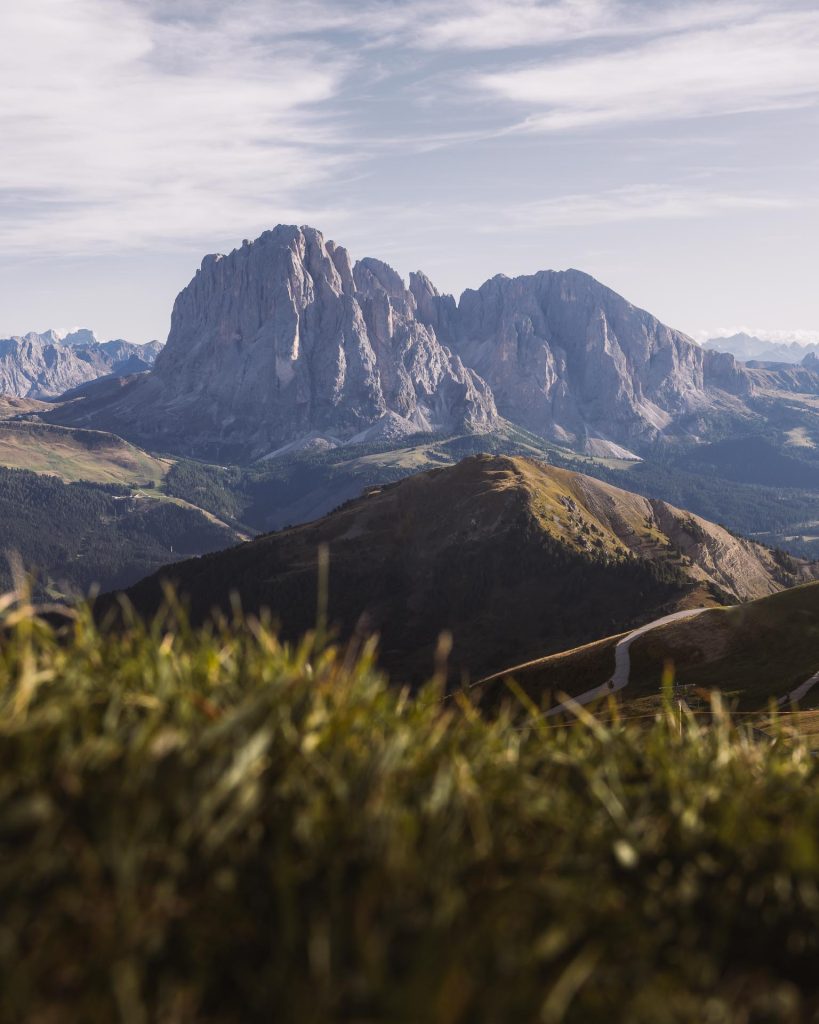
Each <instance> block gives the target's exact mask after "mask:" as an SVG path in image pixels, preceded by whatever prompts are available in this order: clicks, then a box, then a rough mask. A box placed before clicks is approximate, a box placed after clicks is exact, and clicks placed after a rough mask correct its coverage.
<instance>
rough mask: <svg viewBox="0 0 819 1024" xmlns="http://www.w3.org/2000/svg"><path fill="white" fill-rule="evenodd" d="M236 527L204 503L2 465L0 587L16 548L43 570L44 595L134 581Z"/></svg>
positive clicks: (218, 543) (220, 543) (211, 545)
mask: <svg viewBox="0 0 819 1024" xmlns="http://www.w3.org/2000/svg"><path fill="white" fill-rule="evenodd" d="M233 540H234V537H233V534H232V533H231V532H230V531H229V530H227V529H225V528H224V527H223V526H220V525H217V524H215V523H212V522H210V521H209V520H208V519H206V518H205V517H204V516H203V515H202V514H201V513H200V512H199V511H197V510H195V509H190V508H184V507H181V506H178V505H176V504H173V503H172V502H170V501H160V500H157V499H155V498H149V497H138V496H135V495H134V494H133V493H132V492H131V490H130V489H129V488H128V487H125V486H122V485H115V484H108V485H94V484H89V483H72V484H65V483H63V482H62V481H61V480H59V479H58V478H57V477H53V476H42V475H39V474H36V473H30V472H27V471H25V470H13V469H4V468H2V467H0V591H4V590H6V589H8V588H9V587H10V586H11V573H10V567H9V564H8V556H9V555H18V556H19V557H20V558H21V559H22V563H23V565H24V567H25V568H26V570H29V571H32V572H34V573H35V574H36V575H37V577H38V583H37V595H38V596H39V597H43V596H46V595H47V594H49V593H50V594H54V593H55V592H59V593H66V592H72V591H73V592H80V593H87V592H88V590H89V588H91V587H92V586H94V585H95V584H100V585H102V586H104V587H107V588H114V587H124V586H129V585H130V584H131V583H134V582H135V581H136V580H138V579H140V578H141V577H142V576H144V575H145V573H146V572H150V571H153V570H155V569H157V568H159V566H161V565H165V564H166V563H167V562H171V561H173V560H174V559H175V558H181V557H189V556H191V555H197V554H201V553H202V552H204V551H213V550H216V549H218V548H224V547H227V546H228V545H230V544H231V543H232V542H233Z"/></svg>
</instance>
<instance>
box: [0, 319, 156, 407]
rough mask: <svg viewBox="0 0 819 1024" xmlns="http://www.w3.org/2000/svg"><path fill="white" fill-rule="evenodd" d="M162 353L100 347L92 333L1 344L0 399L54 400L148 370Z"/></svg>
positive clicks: (149, 348)
mask: <svg viewBox="0 0 819 1024" xmlns="http://www.w3.org/2000/svg"><path fill="white" fill-rule="evenodd" d="M161 348H162V346H161V344H160V343H159V342H157V341H152V342H149V343H148V344H147V345H135V344H133V343H132V342H128V341H122V340H120V339H118V340H115V341H105V342H99V341H97V339H96V337H95V336H94V334H93V332H92V331H89V330H85V329H83V330H78V331H74V332H71V333H69V334H67V335H60V334H58V333H57V332H55V331H46V332H45V333H44V334H35V333H34V332H31V333H30V334H26V335H25V336H23V337H12V338H5V339H0V394H2V395H5V396H12V397H15V398H34V399H43V398H55V397H57V396H59V395H63V394H65V393H66V392H68V391H71V390H73V389H74V388H77V387H80V386H81V385H83V384H87V383H88V382H89V381H92V380H97V379H98V378H100V377H106V376H110V375H114V376H123V375H126V374H133V373H140V372H143V371H145V370H149V369H150V368H151V367H152V366H153V364H154V360H155V359H156V356H157V353H158V352H159V350H160V349H161Z"/></svg>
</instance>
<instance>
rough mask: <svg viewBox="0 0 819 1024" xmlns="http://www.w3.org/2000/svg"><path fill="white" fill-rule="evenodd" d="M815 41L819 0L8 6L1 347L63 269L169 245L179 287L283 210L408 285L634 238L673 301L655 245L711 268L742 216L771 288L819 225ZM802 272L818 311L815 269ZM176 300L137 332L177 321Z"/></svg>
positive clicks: (3, 67) (744, 252)
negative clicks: (757, 241)
mask: <svg viewBox="0 0 819 1024" xmlns="http://www.w3.org/2000/svg"><path fill="white" fill-rule="evenodd" d="M817 52H819V10H817V9H816V4H815V3H814V2H813V0H775V2H773V3H771V2H766V3H763V2H762V0H720V2H719V3H712V2H705V0H473V2H472V3H469V4H466V5H465V4H463V2H462V0H232V2H231V3H225V2H224V0H173V2H169V0H26V2H25V3H16V4H15V3H5V4H0V58H2V59H0V90H2V93H0V95H2V96H3V103H2V105H0V138H2V143H3V159H2V160H0V263H2V264H3V266H4V268H5V270H6V271H8V270H9V268H10V270H11V276H10V275H9V273H8V272H6V273H5V274H3V275H0V311H2V310H5V309H19V310H20V312H19V313H18V314H17V316H16V319H15V320H14V323H12V324H9V325H8V326H7V327H6V328H3V325H2V324H0V333H2V330H7V331H8V330H10V329H11V330H17V331H18V332H19V331H20V330H25V329H28V327H29V325H30V323H33V322H35V321H36V322H37V323H40V324H42V323H43V320H42V316H41V314H40V312H39V309H40V306H41V303H42V302H43V299H42V295H43V289H42V288H41V287H40V280H39V277H38V274H40V273H45V269H44V268H45V267H46V265H47V264H48V261H49V260H50V259H51V260H60V259H62V260H66V259H68V258H71V259H74V260H76V257H82V259H83V260H88V261H91V262H89V263H88V264H87V265H88V266H89V267H90V266H91V265H92V262H93V261H94V260H98V261H99V262H98V263H97V264H94V265H95V266H97V267H98V269H99V268H101V272H102V273H103V274H109V273H113V271H110V270H109V266H110V265H109V264H108V263H106V262H105V260H108V259H109V258H110V257H111V256H112V255H116V254H123V253H129V254H131V256H133V258H134V259H137V260H138V259H140V258H143V256H142V255H141V254H144V264H145V267H150V264H151V259H152V255H153V254H156V253H157V252H158V251H160V250H161V251H162V253H163V254H165V255H167V257H168V259H169V260H171V259H175V258H176V254H177V253H178V254H180V255H179V259H180V266H182V268H183V269H182V270H181V271H180V274H181V275H183V274H187V273H189V268H190V266H191V265H195V263H196V262H197V261H198V259H199V258H201V255H202V254H203V253H204V252H206V251H212V250H213V249H215V248H224V247H225V246H231V245H234V244H237V243H238V242H240V241H241V239H242V237H244V236H248V237H250V236H253V235H255V234H257V233H259V232H260V231H261V230H263V229H264V228H266V227H270V226H271V225H273V224H275V223H279V222H282V221H287V222H300V223H305V222H307V223H314V224H316V226H318V227H322V228H325V230H326V231H327V232H328V233H331V234H335V235H336V236H337V237H338V238H339V239H340V240H341V241H349V242H350V244H351V247H353V246H354V247H355V249H356V251H358V252H367V251H369V252H370V253H373V254H381V253H383V254H386V255H388V256H389V258H390V259H391V260H392V261H394V262H395V263H396V265H397V266H403V267H404V269H409V268H410V267H412V265H413V264H415V265H417V264H418V263H419V262H423V263H426V262H427V260H428V259H429V261H430V263H431V264H432V265H434V266H437V267H439V268H443V275H444V279H443V280H442V281H441V282H440V284H441V286H442V287H444V288H447V289H451V290H457V289H458V287H460V286H462V285H463V284H464V283H475V282H477V281H479V280H480V279H481V278H480V275H481V274H484V273H487V272H494V271H495V270H497V269H501V268H504V267H515V268H518V269H527V270H528V269H529V268H533V269H536V268H537V267H538V266H541V267H545V266H549V265H566V263H567V261H569V260H571V261H572V262H574V263H575V264H576V265H583V261H584V260H589V261H590V262H592V263H594V264H595V265H594V269H595V272H596V273H597V274H598V275H605V274H606V273H607V272H608V268H609V263H607V262H606V261H607V260H608V259H609V257H607V256H604V255H601V254H605V253H620V252H621V251H622V249H623V243H622V236H623V235H624V234H627V235H628V236H629V238H630V239H631V242H630V244H631V245H632V250H631V251H632V256H631V257H630V259H631V262H630V263H629V264H628V266H629V267H631V268H632V269H631V270H629V271H628V273H627V272H626V269H625V268H626V264H625V263H624V262H623V260H622V258H620V257H618V262H617V263H616V264H614V267H615V270H616V271H617V272H618V273H620V271H621V270H622V273H623V279H622V282H621V283H622V287H624V288H625V287H626V286H627V285H628V284H629V280H628V279H627V277H628V274H633V275H634V278H635V280H636V283H637V285H639V286H642V283H643V282H644V281H650V280H655V281H659V290H660V291H661V290H662V288H663V287H664V286H663V281H665V280H667V278H668V274H666V275H665V276H664V277H663V278H662V280H660V279H659V277H658V275H659V270H658V265H657V261H656V260H650V259H648V258H645V257H644V256H643V255H642V253H647V252H650V251H652V250H653V249H657V248H659V249H660V250H661V251H662V252H664V253H675V254H676V256H674V258H675V259H676V260H677V262H678V264H679V265H678V266H677V270H676V273H678V274H680V273H682V272H683V270H684V268H683V266H682V264H683V261H684V259H686V258H687V257H686V255H685V253H684V251H683V248H682V247H681V246H680V245H679V244H677V241H676V237H677V236H678V235H684V236H685V237H686V238H687V242H686V244H687V245H688V246H689V253H688V256H689V257H690V255H691V252H692V251H693V249H692V247H695V246H696V247H697V248H696V253H697V257H699V252H700V248H699V246H701V244H702V240H701V238H700V237H699V235H700V233H703V234H704V233H705V232H706V231H707V230H710V231H711V232H712V233H718V231H719V230H720V226H722V227H726V226H728V225H729V224H730V225H731V230H732V231H733V234H732V235H730V236H729V237H728V238H727V243H728V244H729V245H732V246H733V247H734V252H735V259H736V260H737V261H738V262H741V263H743V265H745V270H746V273H747V272H753V270H754V266H753V265H749V261H750V260H751V259H752V257H753V258H757V259H759V260H760V261H768V264H769V266H770V275H773V274H775V273H776V272H778V271H779V268H780V266H781V264H782V260H783V259H785V260H790V259H791V253H796V252H803V253H804V252H807V251H808V249H809V243H808V242H807V241H806V240H805V239H803V238H802V236H801V235H800V234H799V232H804V233H807V231H808V228H807V225H808V224H810V225H811V230H812V231H813V234H814V235H815V234H816V232H817V231H819V205H817V203H818V201H819V186H817V181H819V143H817V138H819V132H818V131H817V124H819V105H817V99H818V98H819V61H817V60H816V57H815V54H816V53H817ZM774 223H776V224H777V225H778V230H779V234H778V235H775V236H774V237H776V238H779V239H781V241H780V242H779V243H778V245H779V248H778V250H777V252H776V253H775V252H774V249H775V247H774V246H771V245H768V246H767V247H766V248H765V250H764V252H763V251H762V250H759V255H758V256H757V255H756V253H757V250H755V249H754V248H753V247H750V248H749V246H748V245H747V244H746V241H747V240H746V239H743V237H742V231H743V230H745V232H746V234H747V235H748V237H753V232H752V231H751V229H750V225H754V224H755V225H756V226H757V229H758V230H766V231H767V230H768V227H769V225H771V224H774ZM672 229H673V232H674V233H675V244H674V246H673V247H671V246H669V245H668V243H667V239H666V238H665V237H664V234H665V233H667V232H668V231H669V230H672ZM592 235H594V238H592ZM579 238H582V239H584V241H583V242H582V244H581V243H580V242H578V239H579ZM484 240H486V247H485V249H482V246H483V244H484ZM637 240H639V250H636V249H635V248H634V244H635V243H636V242H637ZM720 244H722V239H721V240H720ZM490 248H491V249H492V253H491V255H490V253H489V252H488V250H489V249H490ZM430 252H431V253H432V256H431V257H428V256H427V255H426V254H427V253H430ZM445 253H446V255H445ZM131 256H129V259H130V258H131ZM613 258H614V257H612V259H613ZM668 258H669V259H670V258H672V257H671V256H669V257H668ZM24 264H30V265H31V267H32V270H31V273H30V274H29V275H28V276H27V275H26V273H25V272H24V271H20V270H19V268H21V267H23V265H24ZM66 265H67V264H63V265H62V266H66ZM73 265H74V266H75V267H76V266H77V263H76V262H75V263H74V264H73ZM134 265H137V264H134ZM688 265H689V266H691V264H688ZM698 265H699V259H698V258H697V260H696V261H695V263H694V264H693V266H694V267H696V266H698ZM129 266H130V265H129ZM725 267H726V263H725V261H720V262H719V265H718V266H717V267H716V271H717V272H719V273H723V272H724V271H725ZM18 271H19V272H18ZM59 273H62V270H61V269H60V271H59V272H58V276H59ZM155 273H156V271H155V269H153V268H152V269H150V270H148V271H146V281H147V280H148V277H150V276H151V275H153V274H155ZM448 273H449V274H451V278H452V279H451V280H450V281H448V280H446V274H448ZM638 275H640V277H639V278H638ZM11 277H14V280H15V281H16V282H18V284H10V283H9V282H10V281H11ZM788 281H789V283H790V286H791V288H792V289H793V294H792V295H791V297H790V303H791V306H792V307H798V306H799V304H800V303H801V304H802V306H806V305H807V304H808V302H809V301H810V299H809V298H805V300H804V301H802V299H801V295H802V294H803V293H805V294H807V293H806V292H805V289H804V288H803V286H802V284H801V278H800V272H799V268H798V267H797V268H796V270H795V271H794V270H793V269H792V271H791V272H790V274H789V275H788ZM183 283H184V279H183V280H180V281H178V282H174V286H176V285H181V284H183ZM20 284H21V285H22V286H20ZM59 287H60V285H59V281H57V282H56V283H55V281H54V280H53V279H52V280H51V282H50V286H49V289H48V295H49V296H54V303H55V304H56V303H57V296H58V295H59V294H63V295H64V296H69V298H71V299H72V308H73V296H74V293H75V290H74V289H73V288H72V287H71V285H70V284H69V282H68V281H66V282H65V284H64V288H63V292H62V293H60V291H59ZM144 287H145V289H146V291H147V289H148V284H147V283H146V284H145V286H144ZM89 288H91V286H89ZM91 290H92V292H94V294H98V293H99V289H96V290H94V289H93V288H91ZM168 290H169V292H170V291H171V290H172V286H171V285H170V284H169V285H168ZM640 290H641V291H642V288H640ZM646 291H649V292H650V291H651V289H648V288H647V289H646ZM129 294H130V293H129ZM720 294H725V288H724V286H723V288H722V289H721V292H720ZM749 294H751V293H749V290H748V288H746V287H744V284H740V283H738V284H737V285H736V295H737V302H738V303H742V304H744V303H745V302H746V296H748V295H749ZM758 294H759V292H758V290H757V291H756V292H753V295H758ZM25 295H28V296H29V298H27V299H24V298H23V296H25ZM698 295H699V298H698V302H703V301H704V300H703V298H702V296H703V295H704V292H703V289H702V287H699V292H698ZM650 297H651V296H650V294H649V295H646V297H645V298H644V299H643V301H644V303H645V304H648V305H650ZM170 298H172V296H170ZM170 298H169V296H168V295H164V296H163V297H160V298H158V299H157V300H156V303H157V308H161V309H162V317H161V318H160V317H159V316H158V315H157V314H156V313H152V320H151V325H146V326H141V327H140V328H139V330H140V332H142V333H143V334H144V335H153V334H158V333H161V326H152V324H154V323H156V322H157V321H159V320H160V319H161V320H162V321H163V322H164V317H165V316H166V314H167V308H168V307H169V304H170ZM24 302H25V303H27V305H26V307H25V308H32V307H33V308H34V309H35V310H36V311H37V316H36V317H34V316H28V315H26V314H25V312H24V310H23V304H24ZM114 302H115V300H114V298H111V303H112V305H113V304H114ZM146 308H147V307H146ZM55 309H56V313H55V316H54V321H55V322H62V321H63V320H65V319H67V318H71V319H74V318H75V317H76V316H81V315H82V313H81V311H77V312H76V313H73V312H63V311H62V307H59V308H58V307H57V306H56V305H55ZM682 312H683V313H684V314H685V315H687V307H686V308H685V309H683V311H682ZM672 314H673V316H675V317H676V319H677V322H679V323H681V325H682V326H688V327H689V329H696V327H697V326H698V324H696V323H691V322H690V321H689V323H688V324H685V323H683V320H682V317H681V316H677V314H676V313H675V311H674V310H672ZM754 315H757V314H754V312H753V311H752V310H747V311H746V310H745V309H744V308H741V309H737V310H736V311H735V312H733V313H728V312H726V313H725V314H723V313H722V312H719V311H714V312H712V313H710V314H708V315H707V316H706V314H703V318H702V321H701V322H711V323H714V322H723V323H725V322H734V321H736V322H740V321H742V320H745V319H748V318H749V317H751V316H754ZM757 316H758V320H757V322H762V319H763V318H762V316H761V314H759V315H757ZM817 318H819V311H817ZM800 319H802V322H808V321H807V318H806V317H801V318H800ZM140 322H141V321H140ZM789 322H793V320H791V321H789ZM112 331H116V332H117V333H123V334H127V333H128V327H127V324H125V325H123V326H121V327H112Z"/></svg>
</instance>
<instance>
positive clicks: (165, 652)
mask: <svg viewBox="0 0 819 1024" xmlns="http://www.w3.org/2000/svg"><path fill="white" fill-rule="evenodd" d="M441 696H442V693H441V686H440V684H439V683H436V682H433V683H431V684H430V685H429V686H428V687H427V688H426V689H424V690H423V691H421V692H420V693H415V694H412V695H411V694H410V693H409V692H408V691H406V690H401V689H399V688H397V687H393V686H390V685H388V683H387V682H386V681H385V679H384V678H383V677H382V676H380V675H379V674H378V673H377V672H376V671H375V670H374V668H373V659H372V651H371V650H369V649H368V648H366V647H364V648H363V649H362V650H360V651H358V652H357V653H353V652H351V651H344V650H340V649H337V648H334V647H332V646H324V645H322V644H320V643H319V642H318V641H317V640H316V638H315V637H306V638H305V639H304V641H303V642H302V644H301V645H300V646H298V647H296V648H287V647H284V646H282V645H280V644H279V642H278V641H277V639H276V636H275V634H274V632H273V631H272V630H271V628H270V627H269V626H268V625H265V624H264V623H260V622H258V621H250V620H247V621H245V620H243V619H242V618H241V616H239V615H237V617H236V621H234V622H233V623H230V624H228V623H225V624H223V625H221V626H214V627H210V628H208V629H204V630H199V631H194V630H192V629H191V628H189V627H188V626H186V624H185V620H184V616H183V615H182V614H181V613H180V612H179V611H174V612H166V613H164V614H163V615H162V616H160V617H159V618H158V619H157V620H156V621H155V622H153V623H152V624H151V625H148V626H143V625H141V624H140V623H139V622H138V621H137V620H136V619H135V618H133V619H132V620H131V621H129V622H128V623H127V624H126V625H125V627H124V628H120V629H118V630H116V631H113V630H109V631H103V632H100V631H99V630H98V629H97V628H96V627H95V626H94V624H93V620H92V617H91V614H90V613H89V612H88V611H86V610H81V611H79V612H78V613H77V616H76V619H75V621H73V622H72V623H71V624H70V625H69V626H68V627H57V626H54V625H50V624H49V623H48V622H47V621H46V620H45V619H44V618H42V617H39V616H38V614H37V613H36V612H35V610H34V609H33V608H31V607H30V606H29V605H28V604H27V602H26V600H25V598H23V597H17V598H15V597H13V596H9V597H6V598H4V599H2V606H1V610H0V908H1V909H0V1020H2V1021H3V1022H4V1024H5V1022H11V1021H14V1022H16V1021H21V1022H23V1021H24V1022H26V1024H29V1022H34V1024H52V1022H62V1021H69V1022H97V1021H100V1022H110V1021H123V1022H125V1024H148V1022H154V1021H157V1022H165V1024H187V1022H200V1021H201V1022H242V1024H245V1022H255V1021H265V1022H269V1021H298V1022H300V1024H310V1022H324V1021H349V1022H360V1024H364V1022H376V1021H396V1022H397V1021H401V1022H404V1021H406V1022H412V1024H425V1022H434V1024H437V1022H440V1024H455V1022H464V1024H466V1022H469V1024H473V1022H487V1024H506V1022H509V1024H518V1022H523V1024H525V1022H529V1021H543V1022H547V1024H548V1022H559V1021H577V1022H583V1024H588V1022H592V1024H593V1022H598V1021H599V1022H611V1021H636V1022H646V1024H663V1022H666V1021H668V1022H677V1021H679V1022H689V1021H703V1022H722V1021H731V1022H750V1021H794V1022H796V1021H804V1020H810V1019H812V1017H813V1014H815V1013H816V1008H817V1005H819V1003H817V993H818V992H819V972H817V955H818V954H819V787H817V768H816V761H815V760H814V759H813V758H812V757H811V756H810V754H809V752H808V751H807V749H806V748H805V747H804V746H803V745H802V744H801V743H800V741H799V739H798V738H792V737H791V738H788V739H787V741H785V740H784V739H783V738H782V737H779V739H777V738H774V740H773V741H771V740H770V739H764V738H759V735H758V734H754V733H752V732H750V731H746V730H745V729H744V728H742V727H739V726H736V725H734V724H732V722H731V720H730V719H729V717H728V716H727V715H725V714H718V715H717V716H716V718H714V719H713V720H712V722H711V724H709V725H706V726H703V725H701V724H699V723H698V722H696V721H694V720H693V719H688V720H685V721H683V723H682V726H681V725H680V720H679V718H678V717H677V716H676V715H675V714H674V713H673V712H672V711H671V710H667V711H664V712H662V713H659V714H658V715H657V717H656V720H654V721H653V722H649V723H648V724H646V723H645V722H641V723H639V724H637V723H629V722H624V721H618V720H617V719H616V716H615V717H614V719H613V720H612V721H608V722H605V723H604V722H602V721H599V720H595V719H592V718H590V717H589V716H588V715H586V714H585V713H584V714H583V718H582V720H580V721H577V722H575V723H574V724H573V725H571V726H569V727H559V728H556V727H555V726H554V723H553V720H551V721H550V722H549V723H548V724H547V723H546V722H545V721H544V720H543V719H542V718H541V717H539V716H538V715H537V714H535V713H534V709H533V710H532V713H531V714H529V715H528V717H527V716H526V715H525V714H524V713H523V712H522V710H521V709H520V707H518V708H517V710H515V709H513V708H512V706H511V705H510V708H509V709H506V710H500V711H499V712H497V713H496V714H494V715H492V716H489V715H484V714H479V713H478V711H477V710H476V709H475V708H474V707H473V706H472V705H471V704H470V703H469V702H468V701H467V700H466V699H465V698H464V697H459V698H456V699H453V700H448V701H442V700H441ZM774 733H775V730H774Z"/></svg>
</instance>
